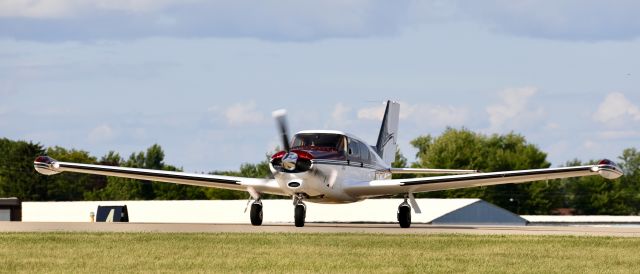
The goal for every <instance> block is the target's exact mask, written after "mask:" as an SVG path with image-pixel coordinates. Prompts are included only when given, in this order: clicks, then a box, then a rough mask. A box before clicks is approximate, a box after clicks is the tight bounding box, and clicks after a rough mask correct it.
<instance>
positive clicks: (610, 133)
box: [598, 130, 640, 140]
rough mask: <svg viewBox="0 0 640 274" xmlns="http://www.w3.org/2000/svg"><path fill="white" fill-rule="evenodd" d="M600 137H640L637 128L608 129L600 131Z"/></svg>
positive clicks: (608, 138)
mask: <svg viewBox="0 0 640 274" xmlns="http://www.w3.org/2000/svg"><path fill="white" fill-rule="evenodd" d="M598 137H600V138H601V139H605V140H618V139H631V138H640V131H637V130H607V131H601V132H599V133H598Z"/></svg>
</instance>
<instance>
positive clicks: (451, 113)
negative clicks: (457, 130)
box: [400, 104, 469, 127]
mask: <svg viewBox="0 0 640 274" xmlns="http://www.w3.org/2000/svg"><path fill="white" fill-rule="evenodd" d="M468 115H469V111H468V110H467V109H466V108H463V107H454V106H440V105H429V104H415V105H411V104H407V105H406V107H405V111H402V110H401V111H400V119H405V120H409V121H414V123H415V124H416V125H419V126H428V127H446V126H452V127H456V126H462V125H464V124H465V123H466V122H467V118H468Z"/></svg>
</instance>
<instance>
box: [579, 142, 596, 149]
mask: <svg viewBox="0 0 640 274" xmlns="http://www.w3.org/2000/svg"><path fill="white" fill-rule="evenodd" d="M582 147H584V148H585V149H589V150H591V149H594V148H597V147H598V143H596V142H594V141H591V140H586V141H584V143H582Z"/></svg>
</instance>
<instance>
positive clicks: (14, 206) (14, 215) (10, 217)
mask: <svg viewBox="0 0 640 274" xmlns="http://www.w3.org/2000/svg"><path fill="white" fill-rule="evenodd" d="M0 221H13V222H19V221H22V202H21V201H20V199H18V198H0Z"/></svg>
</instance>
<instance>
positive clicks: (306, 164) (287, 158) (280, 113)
mask: <svg viewBox="0 0 640 274" xmlns="http://www.w3.org/2000/svg"><path fill="white" fill-rule="evenodd" d="M272 115H273V118H275V119H276V126H277V129H278V133H279V134H280V136H281V140H282V147H283V148H284V151H280V152H278V153H276V154H274V155H273V156H272V158H271V159H272V160H271V161H272V164H274V165H280V166H281V167H282V169H283V170H284V171H285V172H305V171H310V169H311V160H313V155H311V154H310V153H309V152H306V151H303V150H296V149H294V150H292V149H291V144H290V143H289V142H290V141H291V139H290V137H289V125H288V123H287V111H286V110H284V109H279V110H276V111H274V112H273V114H272ZM311 171H312V173H313V175H315V176H319V177H324V181H325V182H326V183H327V185H328V186H329V187H331V188H333V185H334V183H335V181H336V179H337V171H335V170H334V171H331V172H330V173H329V174H324V173H323V172H321V171H320V170H318V169H313V170H311Z"/></svg>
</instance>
